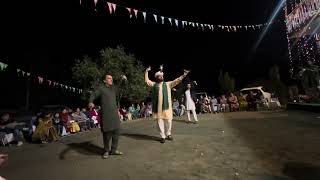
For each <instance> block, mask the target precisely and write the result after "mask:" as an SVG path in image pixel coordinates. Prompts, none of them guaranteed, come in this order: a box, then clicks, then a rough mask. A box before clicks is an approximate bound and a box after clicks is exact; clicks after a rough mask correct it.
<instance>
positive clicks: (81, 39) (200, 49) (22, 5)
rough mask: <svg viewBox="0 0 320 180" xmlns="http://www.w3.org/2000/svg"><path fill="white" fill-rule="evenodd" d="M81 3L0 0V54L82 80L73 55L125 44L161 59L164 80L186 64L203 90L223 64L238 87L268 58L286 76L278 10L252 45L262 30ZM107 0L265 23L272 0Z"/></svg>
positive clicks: (260, 72) (45, 72)
mask: <svg viewBox="0 0 320 180" xmlns="http://www.w3.org/2000/svg"><path fill="white" fill-rule="evenodd" d="M82 2H83V5H82V6H80V5H79V1H62V0H61V1H48V2H40V1H38V2H30V1H29V2H26V1H24V2H17V1H16V2H1V3H2V5H1V9H0V10H1V17H4V18H3V21H2V25H1V29H2V31H1V41H0V44H1V51H0V57H1V59H2V61H4V62H6V63H8V64H9V65H11V66H12V67H18V68H20V69H25V70H29V69H30V68H32V72H34V73H36V74H40V75H42V76H44V77H47V78H49V79H54V80H56V81H60V82H63V83H65V84H70V85H75V86H79V84H77V82H74V81H73V80H72V78H71V70H70V69H71V67H72V64H73V63H74V60H75V59H77V58H79V57H81V56H82V55H84V54H90V55H94V54H95V53H97V52H98V51H99V49H102V48H103V47H116V46H117V45H122V46H123V47H124V48H125V49H126V51H127V52H129V53H133V54H135V55H136V57H137V58H138V59H139V60H140V61H142V62H143V63H144V65H145V66H147V65H152V66H153V68H154V69H155V68H158V67H159V65H160V64H164V67H165V73H166V78H167V79H168V80H169V79H172V78H174V77H176V76H178V75H180V74H181V73H182V70H183V68H187V69H190V70H191V71H192V72H191V74H190V75H191V78H192V79H194V80H197V81H198V83H199V86H200V88H201V89H202V90H205V91H208V92H218V88H219V87H218V86H217V78H218V76H217V75H218V72H219V70H220V69H223V70H225V71H229V72H230V74H231V75H232V76H234V77H235V78H236V85H237V88H238V89H239V88H242V87H244V86H245V85H246V84H248V83H250V82H253V81H254V80H256V79H258V78H260V77H264V76H266V73H267V72H268V69H269V67H270V66H271V65H273V64H279V65H280V67H281V73H282V77H283V79H284V81H285V80H286V78H287V62H288V58H287V40H286V35H285V31H284V30H285V25H284V24H283V23H282V17H281V16H280V17H278V18H277V22H276V23H274V24H273V25H272V27H271V29H270V30H269V31H268V33H267V34H266V36H265V37H264V39H263V41H262V42H261V44H260V45H259V47H258V48H257V49H256V50H254V49H253V47H254V44H255V42H256V41H257V39H258V37H259V35H260V34H261V32H262V31H261V30H260V31H259V30H258V31H247V32H246V31H241V32H237V33H234V32H233V33H227V32H210V31H205V32H203V31H200V30H195V29H192V28H187V29H177V28H176V27H174V26H170V25H169V24H168V22H166V24H165V25H161V24H156V23H155V22H154V21H153V17H152V16H151V15H149V16H148V17H147V23H146V24H145V23H143V16H142V14H139V17H138V20H136V19H135V18H133V19H130V18H129V15H128V13H127V11H126V10H125V9H123V8H117V10H116V15H114V14H112V15H109V14H108V11H106V10H105V4H106V3H105V2H103V1H98V7H97V11H94V9H93V1H92V2H90V1H86V0H83V1H82ZM110 2H113V3H116V4H121V5H123V6H128V7H132V8H136V9H139V10H143V11H146V12H149V13H155V14H159V15H163V16H166V17H172V18H177V19H181V20H188V21H195V22H201V23H207V24H226V25H242V24H260V23H265V22H267V21H268V18H269V16H270V15H271V13H272V12H273V10H274V8H275V7H276V5H277V2H274V1H271V0H267V1H257V0H247V1H239V0H229V1H217V2H215V1H205V0H198V1H193V2H186V1H182V0H175V1H169V0H152V1H146V0H134V1H124V0H118V1H114V0H113V1H110ZM212 2H214V3H212ZM208 61H211V62H213V64H214V65H208ZM12 78H13V77H12ZM6 80H8V78H7V79H6ZM12 81H15V80H12ZM8 92H9V91H8Z"/></svg>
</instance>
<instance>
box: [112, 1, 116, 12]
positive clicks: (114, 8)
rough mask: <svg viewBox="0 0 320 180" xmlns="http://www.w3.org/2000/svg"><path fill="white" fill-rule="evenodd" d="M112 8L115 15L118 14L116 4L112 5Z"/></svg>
mask: <svg viewBox="0 0 320 180" xmlns="http://www.w3.org/2000/svg"><path fill="white" fill-rule="evenodd" d="M111 6H112V8H113V12H114V13H115V12H116V7H117V6H116V4H113V3H111Z"/></svg>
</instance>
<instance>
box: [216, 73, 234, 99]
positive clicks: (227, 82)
mask: <svg viewBox="0 0 320 180" xmlns="http://www.w3.org/2000/svg"><path fill="white" fill-rule="evenodd" d="M218 80H219V85H220V89H221V91H222V93H229V92H233V91H234V90H235V79H234V78H233V77H231V76H230V75H229V73H228V72H224V73H223V71H222V70H220V73H219V79H218Z"/></svg>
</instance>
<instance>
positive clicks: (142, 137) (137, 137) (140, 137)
mask: <svg viewBox="0 0 320 180" xmlns="http://www.w3.org/2000/svg"><path fill="white" fill-rule="evenodd" d="M121 136H125V137H128V138H133V139H135V140H149V141H160V138H158V137H155V136H150V135H145V134H134V133H121Z"/></svg>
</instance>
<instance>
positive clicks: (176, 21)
mask: <svg viewBox="0 0 320 180" xmlns="http://www.w3.org/2000/svg"><path fill="white" fill-rule="evenodd" d="M174 22H175V23H176V26H177V27H178V23H179V21H178V20H177V19H175V20H174Z"/></svg>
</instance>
